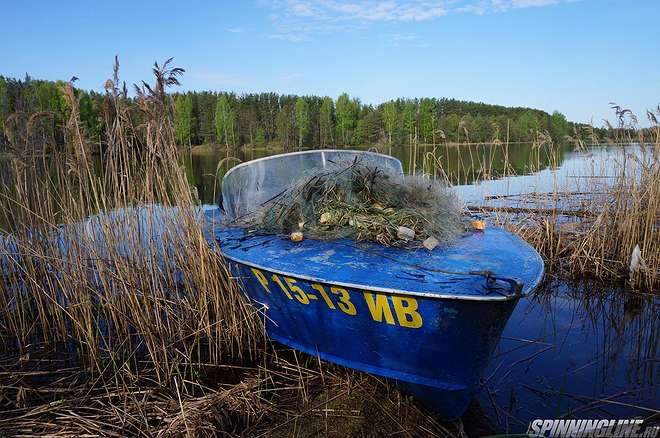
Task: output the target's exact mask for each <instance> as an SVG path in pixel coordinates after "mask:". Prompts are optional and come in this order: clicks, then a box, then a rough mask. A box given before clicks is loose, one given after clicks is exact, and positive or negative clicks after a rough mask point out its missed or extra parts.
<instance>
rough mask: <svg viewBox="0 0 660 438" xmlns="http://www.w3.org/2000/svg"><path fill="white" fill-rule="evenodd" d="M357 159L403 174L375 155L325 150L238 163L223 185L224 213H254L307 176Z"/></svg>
mask: <svg viewBox="0 0 660 438" xmlns="http://www.w3.org/2000/svg"><path fill="white" fill-rule="evenodd" d="M355 158H359V159H360V160H364V161H363V162H365V163H366V164H368V165H370V166H377V167H381V168H383V169H387V170H390V171H393V172H395V173H400V174H403V168H402V166H401V162H400V161H399V160H397V159H396V158H393V157H390V156H388V155H382V154H377V153H374V152H365V151H344V150H330V149H325V150H315V151H303V152H293V153H289V154H282V155H273V156H271V157H266V158H260V159H258V160H253V161H249V162H247V163H243V164H239V165H238V166H236V167H234V168H232V169H230V170H229V172H227V174H226V175H225V177H224V179H223V182H222V206H223V208H224V210H225V214H226V215H227V218H228V219H236V218H239V217H241V216H245V215H246V214H249V213H252V212H254V211H255V210H256V209H257V208H258V207H259V206H261V205H262V204H264V203H265V202H267V201H269V200H270V199H272V198H273V197H275V196H277V195H279V194H280V193H282V192H283V191H284V190H286V189H287V188H288V187H290V186H291V184H292V183H293V182H295V181H296V180H297V179H298V178H300V177H301V176H303V175H305V174H306V173H312V172H314V171H315V170H319V169H324V168H326V166H328V165H329V164H332V163H337V162H341V161H348V160H354V159H355Z"/></svg>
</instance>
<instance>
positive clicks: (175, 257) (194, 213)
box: [0, 61, 460, 437]
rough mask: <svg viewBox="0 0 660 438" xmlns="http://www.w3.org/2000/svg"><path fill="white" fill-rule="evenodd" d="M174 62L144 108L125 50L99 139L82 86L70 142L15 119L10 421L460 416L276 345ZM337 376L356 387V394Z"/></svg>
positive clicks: (88, 423)
mask: <svg viewBox="0 0 660 438" xmlns="http://www.w3.org/2000/svg"><path fill="white" fill-rule="evenodd" d="M169 64H170V62H169V61H167V62H166V63H165V64H164V65H162V66H159V65H158V64H156V65H155V68H154V74H155V77H156V82H155V84H154V85H151V86H149V85H147V84H143V86H142V87H140V88H138V89H137V90H136V93H137V97H136V100H137V102H138V107H139V111H138V112H137V113H136V112H134V111H129V105H128V99H129V98H128V96H127V90H126V87H125V86H123V87H121V86H120V85H119V78H118V63H117V62H116V63H115V69H114V75H113V78H112V79H110V80H108V81H107V82H106V96H105V103H104V111H103V118H104V120H103V121H104V127H105V129H104V137H103V142H102V144H100V145H95V144H91V143H90V142H89V141H88V140H87V136H86V133H85V131H84V129H83V127H82V125H81V123H80V120H79V117H78V112H77V104H78V103H77V100H76V96H75V92H74V90H73V88H72V87H71V86H66V87H64V88H63V90H62V92H63V94H64V96H65V97H66V98H67V102H68V105H69V107H70V109H71V113H70V114H71V116H70V118H69V120H68V122H67V126H66V130H65V131H66V145H65V147H59V146H57V144H56V142H55V141H54V140H53V139H52V137H50V136H49V132H50V131H48V130H46V129H41V128H40V127H47V126H48V123H40V122H39V120H41V119H40V117H42V116H41V115H37V116H34V117H31V118H30V117H22V116H21V117H19V116H16V117H12V118H10V119H9V120H8V121H7V125H8V126H6V128H7V129H6V132H11V133H12V134H11V138H12V140H13V143H12V147H11V148H10V153H9V154H8V156H7V157H6V158H5V157H3V158H2V159H0V171H1V174H2V179H1V180H0V267H1V268H2V270H1V274H0V435H1V436H5V435H12V436H13V435H20V436H44V435H48V436H114V437H119V436H144V437H147V436H148V437H159V436H160V437H168V436H217V435H224V436H269V435H271V434H272V433H282V434H284V435H290V434H296V433H297V432H296V431H297V430H299V428H300V425H302V424H304V425H305V427H307V428H308V429H307V430H310V431H311V430H312V428H314V427H315V428H316V429H314V430H318V431H319V432H318V433H322V431H323V430H330V429H331V428H334V429H335V430H336V433H335V435H341V433H342V432H341V431H345V430H348V429H347V428H342V425H343V424H344V423H346V422H347V421H350V422H351V425H353V426H354V428H352V429H350V431H351V432H350V433H353V432H355V431H357V432H355V433H359V434H361V435H367V436H368V435H370V434H371V435H379V434H380V432H379V431H381V430H382V429H379V427H381V426H382V427H386V428H388V432H391V431H397V432H399V433H402V434H408V435H409V436H413V435H415V436H416V435H419V433H422V432H420V431H422V430H424V431H431V432H432V433H433V434H434V435H436V436H451V435H454V434H455V433H456V432H457V431H458V432H460V430H459V429H452V430H451V431H450V430H447V429H445V428H444V427H443V426H442V425H439V424H437V423H436V422H435V421H433V420H432V419H431V418H430V417H429V416H428V415H426V414H424V413H422V412H421V411H419V410H418V409H417V408H415V407H414V405H412V403H410V402H409V401H408V400H403V399H400V398H399V397H400V396H399V394H398V392H397V391H395V390H393V389H392V388H390V387H389V386H387V385H386V384H384V383H382V382H380V381H378V380H376V379H373V378H370V377H368V376H366V375H363V374H359V373H353V372H351V371H348V370H345V369H342V368H338V367H333V366H330V365H325V364H321V363H320V362H319V361H317V360H316V358H309V357H307V358H306V359H303V358H302V357H301V356H299V355H297V354H296V353H294V352H292V351H291V350H281V351H274V350H273V349H272V348H271V346H270V345H269V344H267V343H266V339H265V336H264V332H263V324H261V321H260V316H259V314H258V311H257V310H256V309H255V308H254V307H252V306H251V305H250V304H249V303H248V302H247V300H246V298H245V297H244V295H243V294H242V292H241V291H240V289H239V287H238V286H239V285H238V284H237V282H236V279H235V278H232V277H231V275H230V273H229V272H228V271H227V267H226V265H225V263H224V260H222V258H221V256H220V255H219V252H218V251H217V250H216V248H213V246H212V244H211V243H210V242H209V241H208V240H207V238H206V236H205V230H204V224H203V220H202V218H203V214H202V213H201V212H200V210H199V208H198V200H197V199H196V197H195V196H194V194H193V191H191V189H190V185H189V184H188V181H187V180H186V176H185V172H184V170H183V169H182V167H181V164H180V163H181V161H180V159H179V156H178V152H177V149H176V147H175V141H174V132H173V129H172V123H171V116H172V105H171V100H170V97H169V96H168V95H167V94H166V89H167V87H168V86H170V85H176V84H177V83H178V81H177V78H178V76H179V75H180V74H181V72H182V71H181V70H180V69H176V68H171V67H170V66H169ZM43 117H46V116H45V115H44V116H43ZM93 153H97V154H100V157H101V159H100V163H99V162H98V161H97V162H95V161H94V159H93ZM324 391H337V394H340V396H338V397H337V398H335V399H333V400H335V401H337V400H340V399H342V398H343V399H351V397H352V395H354V394H360V395H359V396H357V397H355V400H354V401H353V405H354V406H355V407H353V408H350V409H347V410H342V409H340V408H339V407H338V406H337V405H335V406H329V405H328V403H331V402H332V400H330V399H331V398H333V397H329V398H330V399H328V400H325V399H324V400H322V399H321V398H319V397H320V395H319V394H322V393H323V392H324ZM365 397H378V398H377V399H378V403H371V404H365V403H363V398H365ZM369 400H371V398H369ZM367 409H370V410H367ZM371 410H373V411H371ZM372 414H373V415H375V416H376V418H381V417H385V418H387V419H388V420H387V421H385V422H382V425H381V424H373V421H371V419H372V418H374V417H372ZM358 419H359V421H358ZM314 425H315V426H314ZM422 428H423V429H422Z"/></svg>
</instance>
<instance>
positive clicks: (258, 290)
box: [230, 261, 519, 420]
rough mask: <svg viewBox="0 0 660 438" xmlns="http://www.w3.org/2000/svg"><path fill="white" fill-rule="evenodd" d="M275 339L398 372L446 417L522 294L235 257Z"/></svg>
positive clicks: (472, 387) (401, 381) (468, 391)
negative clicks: (416, 286)
mask: <svg viewBox="0 0 660 438" xmlns="http://www.w3.org/2000/svg"><path fill="white" fill-rule="evenodd" d="M230 265H231V266H232V270H233V271H234V274H235V275H236V276H238V277H240V278H241V279H242V281H243V285H244V288H245V292H246V294H247V295H248V297H249V298H250V300H251V301H252V302H253V304H254V305H255V306H256V307H257V308H259V309H261V310H262V311H263V314H264V321H265V325H266V330H267V332H268V334H269V336H270V337H271V338H272V339H274V340H275V341H278V342H281V343H282V344H285V345H287V346H289V347H292V348H295V349H297V350H300V351H303V352H305V353H308V354H310V355H314V356H318V357H320V358H321V359H323V360H326V361H329V362H333V363H336V364H339V365H343V366H346V367H350V368H354V369H357V370H361V371H364V372H367V373H372V374H375V375H378V376H383V377H386V378H389V379H393V380H395V381H396V382H397V384H398V385H399V386H400V387H401V388H402V389H403V390H404V391H405V392H408V393H410V394H412V395H414V396H415V397H417V398H418V399H419V400H420V401H422V402H423V403H424V404H425V405H427V406H428V407H429V408H431V409H432V410H433V411H435V412H436V414H437V415H438V416H439V417H441V418H443V419H446V420H451V419H455V418H458V417H460V416H461V415H462V414H463V413H464V412H465V410H466V409H467V406H468V404H469V403H470V401H471V399H472V398H473V396H474V394H475V393H476V391H477V390H478V388H479V379H480V377H481V375H482V372H483V370H484V368H485V366H486V364H487V362H488V359H489V357H490V355H491V354H492V352H493V350H494V349H495V347H496V346H497V344H498V342H499V339H500V336H501V333H502V331H503V329H504V325H505V324H506V322H507V320H508V318H509V316H510V315H511V312H512V311H513V309H514V307H515V305H516V303H517V301H518V298H519V297H518V296H511V297H503V299H501V300H476V299H461V298H460V297H457V298H449V297H436V296H433V295H431V294H410V293H409V292H398V291H396V290H391V291H384V290H382V289H379V290H377V291H371V290H366V289H364V288H362V287H359V286H356V287H350V286H347V285H345V284H342V285H338V284H333V283H328V282H324V281H321V280H319V281H316V280H315V279H314V278H300V277H299V276H298V277H297V276H295V275H293V274H289V273H286V272H277V271H273V270H269V269H266V268H264V267H261V266H255V265H248V264H245V263H238V262H235V261H233V262H230Z"/></svg>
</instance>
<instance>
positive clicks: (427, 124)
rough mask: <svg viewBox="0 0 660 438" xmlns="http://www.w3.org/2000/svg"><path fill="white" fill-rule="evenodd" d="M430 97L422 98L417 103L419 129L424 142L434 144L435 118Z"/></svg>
mask: <svg viewBox="0 0 660 438" xmlns="http://www.w3.org/2000/svg"><path fill="white" fill-rule="evenodd" d="M434 109H435V105H434V102H433V100H432V99H422V100H421V101H420V103H419V129H420V131H421V134H422V138H424V143H433V144H435V130H436V123H437V121H436V118H435V113H434Z"/></svg>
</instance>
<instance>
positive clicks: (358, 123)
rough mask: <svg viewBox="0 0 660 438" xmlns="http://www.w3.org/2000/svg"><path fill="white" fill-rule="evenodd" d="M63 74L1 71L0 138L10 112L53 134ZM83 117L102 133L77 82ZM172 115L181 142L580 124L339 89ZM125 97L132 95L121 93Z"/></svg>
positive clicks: (513, 110) (448, 135)
mask: <svg viewBox="0 0 660 438" xmlns="http://www.w3.org/2000/svg"><path fill="white" fill-rule="evenodd" d="M63 84H64V82H62V81H58V82H52V81H44V80H35V79H32V78H30V77H29V76H26V77H25V78H24V79H12V78H5V77H3V76H0V128H1V129H2V132H0V142H2V141H6V140H7V136H8V135H10V133H9V132H7V129H6V126H5V125H6V123H5V121H7V120H8V118H9V117H10V116H11V115H12V114H16V113H22V114H33V113H36V112H48V113H50V114H52V125H53V135H54V137H55V138H57V137H58V133H57V131H58V126H62V124H63V123H64V122H65V121H66V119H67V117H68V113H69V108H68V107H67V104H66V101H65V100H64V99H63V98H62V95H61V91H60V89H61V86H62V85H63ZM75 93H76V96H77V97H78V101H79V111H80V119H81V122H82V123H83V124H84V125H85V128H86V130H87V132H88V134H89V135H90V137H91V138H92V139H97V140H99V141H100V139H101V138H102V131H101V130H102V129H103V128H102V127H103V123H102V117H103V105H104V96H105V95H104V94H103V93H98V92H95V91H86V90H82V89H75ZM172 97H173V116H174V126H175V130H176V138H177V141H178V142H179V143H180V144H182V145H187V146H193V145H200V144H221V145H224V146H226V147H237V146H243V145H253V146H264V145H277V146H281V147H283V148H285V149H294V148H303V147H320V148H328V147H344V146H351V145H353V146H356V145H370V144H377V143H381V144H382V143H385V144H392V145H412V144H415V143H427V144H440V143H445V142H492V141H507V140H508V141H510V142H534V141H539V140H540V139H546V140H547V139H549V138H552V139H553V140H554V141H555V142H558V141H562V140H564V139H565V138H566V137H567V136H571V135H574V133H579V132H580V129H577V128H579V127H580V126H579V125H577V124H574V123H572V122H569V121H568V120H567V119H566V117H565V116H564V115H563V114H561V113H559V112H554V113H552V114H549V113H547V112H544V111H541V110H537V109H531V108H524V107H505V106H500V105H490V104H485V103H477V102H467V101H461V100H455V99H446V98H422V99H396V100H390V101H387V102H384V103H382V104H380V105H370V104H365V103H363V102H361V101H360V100H359V99H357V98H354V97H350V96H349V95H348V94H346V93H344V94H342V95H340V96H339V97H337V98H336V99H333V98H331V97H320V96H295V95H280V94H277V93H249V94H241V95H238V94H235V93H228V92H212V91H201V92H197V91H191V92H186V93H175V94H174V95H173V96H172ZM126 99H127V100H128V101H129V102H130V101H132V99H131V98H130V97H128V96H127V97H126Z"/></svg>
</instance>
